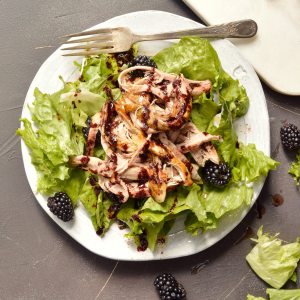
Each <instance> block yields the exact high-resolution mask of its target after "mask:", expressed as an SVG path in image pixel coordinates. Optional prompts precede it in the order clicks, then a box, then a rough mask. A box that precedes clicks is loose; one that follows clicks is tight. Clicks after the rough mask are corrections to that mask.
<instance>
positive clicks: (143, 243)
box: [137, 230, 148, 252]
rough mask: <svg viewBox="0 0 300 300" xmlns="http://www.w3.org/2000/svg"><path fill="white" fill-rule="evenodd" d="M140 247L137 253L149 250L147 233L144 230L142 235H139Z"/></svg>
mask: <svg viewBox="0 0 300 300" xmlns="http://www.w3.org/2000/svg"><path fill="white" fill-rule="evenodd" d="M139 240H140V245H139V246H138V247H137V251H139V252H141V251H146V250H147V248H148V240H147V233H146V231H145V230H144V231H143V233H142V234H140V235H139Z"/></svg>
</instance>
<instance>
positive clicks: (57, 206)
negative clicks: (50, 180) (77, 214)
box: [47, 192, 74, 222]
mask: <svg viewBox="0 0 300 300" xmlns="http://www.w3.org/2000/svg"><path fill="white" fill-rule="evenodd" d="M47 206H48V207H49V208H50V211H51V212H52V213H53V214H54V215H56V216H57V217H58V218H59V219H61V220H63V221H64V222H68V221H70V220H71V219H72V218H73V216H74V208H73V205H72V202H71V199H70V198H69V196H68V195H67V194H66V193H64V192H57V193H55V194H54V196H53V197H49V198H48V201H47Z"/></svg>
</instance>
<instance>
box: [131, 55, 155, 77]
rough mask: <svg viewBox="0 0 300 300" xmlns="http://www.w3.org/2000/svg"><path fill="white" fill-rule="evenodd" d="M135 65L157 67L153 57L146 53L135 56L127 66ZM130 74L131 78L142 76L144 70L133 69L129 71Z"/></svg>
mask: <svg viewBox="0 0 300 300" xmlns="http://www.w3.org/2000/svg"><path fill="white" fill-rule="evenodd" d="M135 66H147V67H153V68H157V65H156V63H155V61H154V60H153V59H151V58H150V57H149V56H146V55H139V56H137V57H135V58H134V59H133V60H132V61H131V62H130V63H129V64H128V68H130V67H135ZM130 76H131V77H132V78H136V77H144V71H142V70H134V71H132V72H131V74H130Z"/></svg>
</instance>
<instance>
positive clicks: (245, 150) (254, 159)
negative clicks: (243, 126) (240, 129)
mask: <svg viewBox="0 0 300 300" xmlns="http://www.w3.org/2000/svg"><path fill="white" fill-rule="evenodd" d="M278 165H279V162H276V161H275V160H273V159H272V158H270V157H268V156H266V155H265V154H264V153H263V152H262V151H258V150H257V149H256V147H255V145H254V144H248V145H244V144H243V143H239V149H237V151H236V155H235V158H234V167H233V169H232V176H233V178H234V180H235V181H244V182H253V181H255V180H257V179H258V178H259V177H260V176H267V175H268V172H269V171H270V170H275V169H276V167H277V166H278Z"/></svg>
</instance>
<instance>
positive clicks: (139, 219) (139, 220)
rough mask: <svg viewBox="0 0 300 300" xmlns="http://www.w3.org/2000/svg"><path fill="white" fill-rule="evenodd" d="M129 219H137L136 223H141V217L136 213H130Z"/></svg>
mask: <svg viewBox="0 0 300 300" xmlns="http://www.w3.org/2000/svg"><path fill="white" fill-rule="evenodd" d="M131 219H133V220H135V221H137V222H138V223H141V222H142V220H141V218H140V217H139V216H138V215H136V214H134V215H132V216H131Z"/></svg>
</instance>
